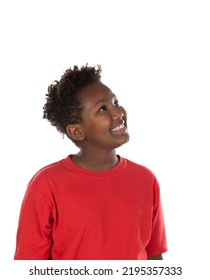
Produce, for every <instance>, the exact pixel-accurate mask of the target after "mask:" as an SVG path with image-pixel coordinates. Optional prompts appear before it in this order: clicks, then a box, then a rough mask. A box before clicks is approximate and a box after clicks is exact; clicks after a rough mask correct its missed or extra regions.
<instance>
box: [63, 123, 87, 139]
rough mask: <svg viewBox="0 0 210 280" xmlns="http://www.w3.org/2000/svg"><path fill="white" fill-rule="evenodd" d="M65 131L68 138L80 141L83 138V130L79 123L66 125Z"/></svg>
mask: <svg viewBox="0 0 210 280" xmlns="http://www.w3.org/2000/svg"><path fill="white" fill-rule="evenodd" d="M66 132H67V134H68V135H69V137H70V138H72V139H73V140H75V141H82V140H84V139H85V135H84V133H83V130H82V128H81V126H80V125H79V124H70V125H68V126H67V127H66Z"/></svg>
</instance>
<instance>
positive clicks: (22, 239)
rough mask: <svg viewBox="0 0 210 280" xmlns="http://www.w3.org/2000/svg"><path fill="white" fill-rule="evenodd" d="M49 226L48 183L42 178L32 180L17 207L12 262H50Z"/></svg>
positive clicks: (51, 211) (50, 207)
mask: <svg viewBox="0 0 210 280" xmlns="http://www.w3.org/2000/svg"><path fill="white" fill-rule="evenodd" d="M53 222H54V218H53V201H52V194H51V193H50V187H49V183H47V182H46V180H44V179H43V178H35V179H32V181H31V182H30V183H29V185H28V188H27V190H26V193H25V196H24V199H23V202H22V206H21V211H20V217H19V224H18V230H17V238H16V251H15V256H14V259H15V260H47V259H50V248H51V245H52V234H51V233H52V227H53Z"/></svg>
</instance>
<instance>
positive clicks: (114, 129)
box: [112, 123, 124, 131]
mask: <svg viewBox="0 0 210 280" xmlns="http://www.w3.org/2000/svg"><path fill="white" fill-rule="evenodd" d="M123 127H124V123H122V124H121V125H119V126H117V127H115V128H113V129H112V131H118V130H120V129H121V128H123Z"/></svg>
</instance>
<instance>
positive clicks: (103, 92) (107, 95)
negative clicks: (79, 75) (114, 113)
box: [80, 83, 115, 106]
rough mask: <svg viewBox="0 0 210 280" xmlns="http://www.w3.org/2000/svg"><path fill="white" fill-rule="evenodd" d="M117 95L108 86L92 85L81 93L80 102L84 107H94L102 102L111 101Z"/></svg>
mask: <svg viewBox="0 0 210 280" xmlns="http://www.w3.org/2000/svg"><path fill="white" fill-rule="evenodd" d="M114 97H115V95H114V94H113V92H112V91H111V89H110V88H108V87H107V86H106V85H104V84H102V83H92V84H90V85H88V86H86V87H85V88H83V89H82V90H81V92H80V101H81V103H82V104H83V105H86V104H90V105H92V106H94V105H95V104H97V103H98V102H99V101H101V100H109V99H111V98H114Z"/></svg>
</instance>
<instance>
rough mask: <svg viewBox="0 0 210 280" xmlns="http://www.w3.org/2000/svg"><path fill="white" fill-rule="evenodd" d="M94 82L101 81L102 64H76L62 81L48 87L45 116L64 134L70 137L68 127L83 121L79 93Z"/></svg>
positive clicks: (65, 74)
mask: <svg viewBox="0 0 210 280" xmlns="http://www.w3.org/2000/svg"><path fill="white" fill-rule="evenodd" d="M94 82H101V66H100V65H97V66H95V67H89V66H88V65H87V64H86V65H85V66H82V67H80V68H79V67H78V66H76V65H75V66H74V67H73V69H71V68H69V69H67V70H66V71H65V72H64V74H63V75H62V76H61V79H60V81H54V83H53V84H51V85H49V87H48V93H47V94H46V103H45V105H44V107H43V118H44V119H47V120H48V121H49V122H50V123H51V125H53V126H55V127H56V128H57V130H58V131H59V132H60V133H61V134H62V135H63V136H64V135H67V137H69V136H68V134H67V132H66V127H67V126H68V125H69V124H75V123H78V122H81V121H82V117H81V113H82V106H81V104H80V100H79V93H80V91H81V90H82V89H83V88H84V87H86V86H87V85H89V84H91V83H94ZM71 140H72V139H71ZM72 141H73V140H72ZM73 142H75V141H73Z"/></svg>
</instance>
